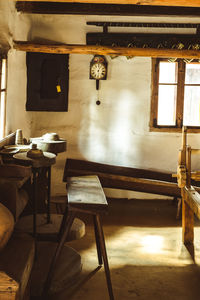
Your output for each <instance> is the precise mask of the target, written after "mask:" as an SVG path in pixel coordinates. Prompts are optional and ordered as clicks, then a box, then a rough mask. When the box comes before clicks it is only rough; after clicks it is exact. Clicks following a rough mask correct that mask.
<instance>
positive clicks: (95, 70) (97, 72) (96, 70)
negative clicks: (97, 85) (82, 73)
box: [91, 62, 106, 80]
mask: <svg viewBox="0 0 200 300" xmlns="http://www.w3.org/2000/svg"><path fill="white" fill-rule="evenodd" d="M91 76H92V77H93V78H94V79H97V80H98V79H102V78H104V77H105V76H106V67H105V65H104V64H102V63H100V62H97V63H94V64H93V65H92V67H91Z"/></svg>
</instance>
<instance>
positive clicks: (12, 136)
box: [0, 132, 15, 149]
mask: <svg viewBox="0 0 200 300" xmlns="http://www.w3.org/2000/svg"><path fill="white" fill-rule="evenodd" d="M14 144H15V132H13V133H11V134H9V135H7V136H6V137H5V138H3V139H2V140H1V141H0V149H1V148H3V147H4V146H7V145H14Z"/></svg>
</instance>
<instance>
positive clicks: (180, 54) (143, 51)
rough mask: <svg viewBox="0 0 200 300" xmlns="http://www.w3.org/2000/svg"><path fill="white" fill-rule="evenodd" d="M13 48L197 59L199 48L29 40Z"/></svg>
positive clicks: (49, 51)
mask: <svg viewBox="0 0 200 300" xmlns="http://www.w3.org/2000/svg"><path fill="white" fill-rule="evenodd" d="M13 48H14V49H16V50H20V51H26V52H44V53H57V54H92V55H95V54H99V55H115V56H143V57H163V58H164V57H165V58H166V57H167V58H169V57H170V58H172V57H173V58H176V57H177V58H190V59H199V58H200V51H199V50H177V49H162V48H159V49H154V48H127V47H108V46H96V45H66V44H62V45H58V44H56V45H43V44H38V43H31V42H21V41H15V42H14V44H13Z"/></svg>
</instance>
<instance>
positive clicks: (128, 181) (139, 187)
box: [68, 169, 181, 197]
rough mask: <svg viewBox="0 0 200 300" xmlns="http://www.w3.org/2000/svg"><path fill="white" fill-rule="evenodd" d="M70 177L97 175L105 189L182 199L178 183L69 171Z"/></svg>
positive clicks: (84, 171)
mask: <svg viewBox="0 0 200 300" xmlns="http://www.w3.org/2000/svg"><path fill="white" fill-rule="evenodd" d="M68 174H69V176H81V175H94V174H95V175H97V176H98V177H99V180H100V182H101V184H102V186H103V187H106V188H113V189H121V190H130V191H138V192H143V193H150V194H158V195H166V196H171V197H180V196H181V191H180V189H179V188H178V185H177V184H176V183H172V182H168V183H166V182H163V181H158V180H150V179H140V178H132V177H127V176H120V175H113V174H105V173H101V172H95V171H93V172H91V171H86V170H74V169H73V170H70V169H69V170H68Z"/></svg>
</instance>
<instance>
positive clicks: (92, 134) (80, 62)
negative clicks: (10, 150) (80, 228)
mask: <svg viewBox="0 0 200 300" xmlns="http://www.w3.org/2000/svg"><path fill="white" fill-rule="evenodd" d="M12 18H13V21H12V22H10V30H11V31H12V33H13V39H15V40H38V39H46V40H52V41H56V42H60V43H69V44H76V43H77V44H85V35H86V32H89V31H90V32H91V31H100V29H99V28H96V27H91V26H87V25H86V21H98V20H100V21H126V22H128V21H130V22H134V21H136V22H137V21H145V19H144V18H141V17H108V16H105V17H103V16H87V17H86V16H68V15H67V16H62V15H59V16H55V15H46V16H44V15H24V14H21V13H16V14H15V15H14V16H13V15H12ZM173 20H174V19H173ZM148 21H152V22H154V21H158V22H159V20H158V19H156V18H151V19H150V18H149V19H148ZM164 21H165V22H170V21H171V20H169V19H167V18H165V20H164ZM174 21H175V20H174ZM192 21H193V22H199V19H198V18H196V19H193V20H192ZM182 22H191V20H186V19H182ZM121 30H122V29H121ZM123 30H124V31H127V29H126V28H125V29H123ZM92 57H93V56H92V55H77V54H74V55H70V60H69V72H70V78H69V109H68V112H27V111H26V110H25V103H26V80H27V79H26V54H25V53H23V52H19V51H16V50H13V49H11V50H10V52H9V55H8V59H9V68H8V72H9V73H8V97H7V132H10V131H14V130H16V129H17V128H21V129H23V133H24V136H25V137H27V138H29V137H36V136H41V135H42V134H44V133H46V132H57V133H58V134H59V136H60V137H62V138H65V139H66V140H67V152H65V153H62V154H59V155H58V157H57V163H56V165H55V166H53V174H52V193H53V194H59V193H63V192H65V185H64V184H63V183H62V174H63V168H64V164H65V160H66V158H67V157H70V158H77V159H87V160H91V161H95V162H100V163H107V164H112V165H120V166H127V167H138V168H147V169H148V168H153V169H161V170H166V171H172V172H175V171H176V166H177V157H178V150H179V148H180V146H181V135H180V134H176V133H170V134H169V133H156V132H149V117H150V100H151V59H150V58H143V57H134V58H132V59H129V60H128V59H127V58H126V57H123V56H121V57H118V58H115V59H111V58H110V57H109V56H107V57H106V58H107V61H108V78H107V80H106V81H102V82H100V90H99V93H97V91H96V88H95V81H93V80H89V63H90V60H91V59H92ZM97 97H99V100H100V101H101V104H100V105H99V106H98V105H96V100H97ZM189 143H190V144H191V145H192V147H195V148H198V147H199V148H200V136H199V134H193V135H189ZM193 164H194V167H195V168H196V169H198V168H199V167H200V164H199V160H198V159H194V160H193ZM106 192H107V194H108V195H113V191H112V192H110V191H108V190H107V191H106ZM115 196H118V197H142V198H144V197H149V195H143V194H138V193H133V192H131V193H130V192H125V191H121V192H119V191H118V192H117V194H116V193H115Z"/></svg>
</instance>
